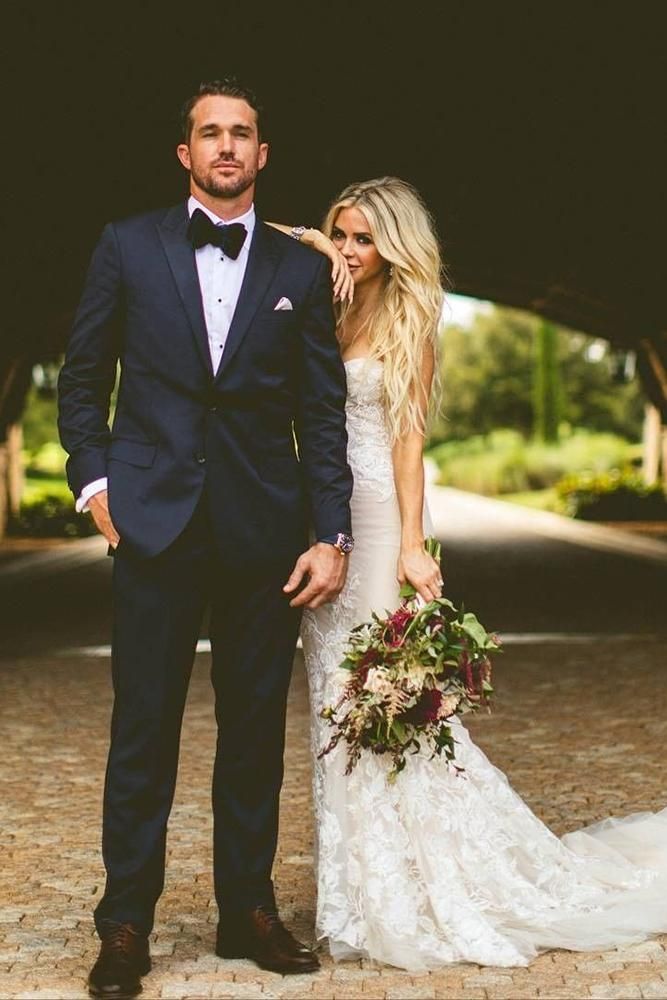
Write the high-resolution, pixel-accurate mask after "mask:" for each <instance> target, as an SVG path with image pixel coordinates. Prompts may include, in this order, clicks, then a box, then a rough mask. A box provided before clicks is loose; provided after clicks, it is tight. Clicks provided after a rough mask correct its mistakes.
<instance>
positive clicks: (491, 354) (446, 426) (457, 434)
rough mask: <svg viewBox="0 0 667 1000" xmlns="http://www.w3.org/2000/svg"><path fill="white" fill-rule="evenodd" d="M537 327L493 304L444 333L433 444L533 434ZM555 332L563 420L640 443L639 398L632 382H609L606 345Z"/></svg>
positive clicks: (532, 319) (536, 321)
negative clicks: (500, 431) (497, 433)
mask: <svg viewBox="0 0 667 1000" xmlns="http://www.w3.org/2000/svg"><path fill="white" fill-rule="evenodd" d="M542 323H543V320H542V319H541V318H540V317H538V316H535V315H533V314H531V313H528V312H523V311H521V310H518V309H509V308H506V307H501V306H496V307H494V308H493V309H492V310H491V311H490V312H488V313H487V312H485V313H481V312H480V313H478V314H477V316H476V317H475V319H474V321H473V322H472V324H471V325H470V326H469V327H465V328H463V327H459V326H455V325H450V326H446V327H445V328H444V330H443V334H442V340H441V354H442V360H441V376H442V387H443V396H442V405H441V415H440V418H439V419H438V420H437V421H435V424H434V427H433V433H432V439H433V440H434V441H444V440H464V439H466V438H469V437H472V436H473V435H475V434H488V433H489V432H490V431H492V430H494V429H495V428H500V427H507V428H511V429H514V430H517V431H520V432H521V433H522V434H523V435H524V436H525V437H530V436H531V435H532V432H533V372H534V359H535V338H536V335H537V331H538V329H539V327H540V325H541V324H542ZM554 329H555V330H556V343H557V356H558V366H559V369H560V374H561V379H560V381H561V404H560V405H561V419H562V420H564V421H567V422H568V423H569V424H571V425H572V426H578V427H587V428H589V429H591V430H596V431H610V432H612V433H615V434H620V435H622V436H623V437H626V438H628V439H630V440H633V441H639V440H640V439H641V427H642V414H643V405H644V395H643V392H642V389H641V386H640V384H639V382H638V380H637V379H634V380H632V381H630V382H628V383H621V384H619V383H618V382H617V381H616V380H615V377H614V368H615V358H614V353H613V351H612V349H611V348H610V347H609V345H606V344H604V343H603V342H601V341H596V340H595V339H594V338H592V337H589V336H587V335H586V334H583V333H580V332H578V331H574V330H570V329H566V328H564V327H558V326H556V327H555V328H554ZM592 345H595V347H596V349H597V350H596V351H593V352H592V351H591V346H592Z"/></svg>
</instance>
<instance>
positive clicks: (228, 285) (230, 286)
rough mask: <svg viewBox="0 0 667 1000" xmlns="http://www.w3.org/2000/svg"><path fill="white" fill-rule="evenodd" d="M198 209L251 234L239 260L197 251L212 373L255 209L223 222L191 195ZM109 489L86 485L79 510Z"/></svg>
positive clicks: (210, 249)
mask: <svg viewBox="0 0 667 1000" xmlns="http://www.w3.org/2000/svg"><path fill="white" fill-rule="evenodd" d="M196 208H199V209H200V210H201V211H202V212H205V213H206V215H208V217H209V219H211V221H212V222H213V223H215V225H216V226H223V225H227V226H228V225H231V224H232V223H233V222H241V223H242V224H243V225H244V226H245V227H246V229H247V231H248V235H247V236H246V238H245V242H244V244H243V246H242V247H241V252H240V253H239V255H238V257H237V258H236V260H232V259H231V257H225V256H224V255H223V253H222V250H220V248H219V247H214V246H213V245H212V244H210V243H208V244H207V245H206V246H203V247H200V248H199V250H195V263H196V265H197V274H198V276H199V287H200V289H201V297H202V304H203V306H204V318H205V320H206V331H207V333H208V347H209V351H210V353H211V364H212V366H213V371H214V372H217V370H218V367H219V365H220V359H221V358H222V352H223V350H224V347H225V343H226V342H227V335H228V333H229V328H230V326H231V325H232V318H233V316H234V311H235V309H236V303H237V302H238V299H239V294H240V292H241V285H242V284H243V278H244V276H245V271H246V267H247V265H248V251H249V250H250V243H251V240H252V234H253V232H254V229H255V206H254V205H251V206H250V208H249V209H248V211H247V212H245V213H244V214H243V215H240V216H239V217H238V218H237V219H226V220H224V221H223V220H222V219H219V218H218V216H217V215H215V213H214V212H212V211H211V210H210V209H209V208H207V207H206V206H205V205H202V203H201V202H200V201H199V200H198V199H197V198H195V197H194V196H193V195H191V196H190V198H189V199H188V215H189V216H190V217H192V214H193V212H194V211H195V209H196ZM107 486H108V482H107V479H106V477H103V478H101V479H96V480H95V481H94V482H92V483H88V484H87V485H86V486H84V488H83V489H82V490H81V495H80V496H79V498H78V500H77V501H76V509H77V511H79V512H80V513H81V512H83V511H86V510H88V501H89V500H90V498H91V497H93V496H95V494H96V493H101V492H102V491H103V490H106V489H107Z"/></svg>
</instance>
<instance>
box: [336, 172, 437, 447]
mask: <svg viewBox="0 0 667 1000" xmlns="http://www.w3.org/2000/svg"><path fill="white" fill-rule="evenodd" d="M352 207H354V208H358V209H359V210H360V211H362V212H363V213H364V215H365V217H366V219H367V220H368V228H369V231H370V234H371V236H372V237H373V242H374V243H375V246H376V247H377V251H378V253H379V254H380V256H381V257H383V258H384V260H386V262H387V265H388V266H387V269H386V271H385V288H384V290H383V292H382V294H381V295H380V296H379V298H378V304H377V308H376V310H375V313H374V314H373V315H372V316H371V317H370V321H369V322H368V326H367V330H368V339H369V342H370V350H371V355H370V356H371V357H372V358H375V359H377V360H379V361H382V362H383V364H384V392H385V400H386V408H387V423H388V426H389V431H390V433H391V436H392V440H394V441H395V440H396V439H397V438H399V437H401V436H403V435H404V434H406V433H407V432H409V431H411V430H417V431H419V432H420V433H422V434H423V433H425V432H426V425H427V421H428V415H429V411H432V409H433V406H434V403H435V405H437V400H438V397H439V391H438V389H439V384H438V369H439V365H438V359H437V340H438V327H439V321H440V315H441V312H442V303H443V287H442V286H443V278H444V273H443V266H442V262H441V258H440V248H439V246H438V239H437V236H436V235H435V227H434V225H433V221H432V219H431V216H430V214H429V212H428V209H427V208H426V206H425V205H424V203H423V201H422V199H421V197H420V195H419V194H418V193H417V191H416V190H415V188H413V187H412V185H411V184H408V183H407V182H406V181H402V180H400V179H399V178H397V177H379V178H377V179H375V180H370V181H363V182H361V183H359V184H350V185H349V186H348V187H346V188H345V190H344V191H342V192H341V194H340V195H339V197H338V198H336V200H335V201H334V202H333V204H332V205H331V207H330V208H329V211H328V212H327V215H326V218H325V220H324V223H323V229H324V232H325V233H326V235H327V236H329V237H331V234H332V232H333V229H334V226H335V223H336V218H337V217H338V213H339V212H340V211H341V209H343V208H352ZM336 309H337V322H338V328H339V330H340V327H341V326H342V323H343V322H344V320H345V316H346V314H347V308H346V307H345V306H343V307H341V306H337V307H336ZM429 351H430V352H432V354H433V359H434V386H433V387H432V388H431V391H430V393H429V398H428V399H425V397H424V390H423V384H422V365H423V363H424V357H425V356H426V355H427V353H428V352H429Z"/></svg>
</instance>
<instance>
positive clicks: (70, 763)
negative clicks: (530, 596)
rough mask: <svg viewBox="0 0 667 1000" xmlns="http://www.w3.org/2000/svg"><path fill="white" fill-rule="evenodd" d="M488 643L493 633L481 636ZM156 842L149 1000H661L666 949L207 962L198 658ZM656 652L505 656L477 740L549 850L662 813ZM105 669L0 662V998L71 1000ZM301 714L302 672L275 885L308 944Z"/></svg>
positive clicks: (97, 869)
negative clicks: (167, 809)
mask: <svg viewBox="0 0 667 1000" xmlns="http://www.w3.org/2000/svg"><path fill="white" fill-rule="evenodd" d="M489 624H491V625H493V624H495V623H493V622H490V623H489ZM197 661H198V662H197V666H196V668H195V671H194V675H193V681H192V686H191V691H190V698H189V703H188V709H187V713H186V719H185V726H184V738H183V744H182V754H181V758H182V764H181V770H180V776H179V786H178V792H177V798H176V803H175V806H174V810H173V814H172V820H171V826H170V837H169V862H168V875H167V885H166V890H165V893H164V895H163V897H162V901H161V904H160V907H159V910H158V918H157V924H156V930H155V934H154V938H153V943H152V952H153V955H154V958H155V962H154V971H153V972H152V974H151V975H150V976H148V977H147V978H146V979H145V987H144V993H143V995H144V996H145V997H146V998H147V1000H150V998H153V997H155V998H158V997H175V998H185V997H239V998H242V997H259V998H267V1000H268V998H270V997H280V998H285V1000H287V998H290V997H295V998H302V997H313V998H315V997H323V998H344V997H356V998H363V1000H374V998H378V1000H379V998H411V997H441V998H443V1000H444V998H452V1000H459V998H461V1000H463V998H471V1000H472V998H480V1000H481V998H489V1000H494V998H498V1000H500V998H508V1000H519V998H523V997H534V998H537V997H540V998H542V997H544V998H547V997H553V998H556V997H562V998H568V1000H569V998H577V997H599V998H603V997H605V998H612V997H618V998H634V997H646V998H649V997H655V998H658V997H660V998H667V938H662V939H657V940H652V941H649V942H646V943H643V944H639V945H635V946H633V947H628V948H624V949H623V950H622V951H612V952H608V953H605V954H590V953H589V954H573V953H567V952H553V953H550V954H545V955H543V956H541V957H540V958H539V959H538V960H537V961H536V962H535V963H534V964H533V965H532V966H531V967H530V968H528V969H489V968H486V969H484V968H479V967H477V966H472V965H457V966H452V967H450V968H448V969H446V970H444V971H441V972H438V973H434V974H431V975H418V976H414V975H409V974H407V973H402V972H399V971H396V970H393V969H390V968H386V967H385V968H380V967H372V966H371V965H369V964H366V963H344V964H340V965H336V966H334V965H333V964H332V962H331V961H330V960H329V959H328V958H327V957H326V956H323V969H322V971H321V972H320V973H318V974H317V975H314V976H308V977H298V978H294V977H292V978H284V979H283V978H282V977H280V976H277V975H273V974H270V973H262V972H261V971H259V970H258V969H257V968H256V967H255V966H254V965H253V964H252V963H250V962H244V961H235V962H230V961H227V962H223V961H221V960H219V959H217V958H215V956H214V955H213V953H212V952H213V943H214V935H215V921H216V912H215V907H214V902H213V898H212V883H211V817H210V808H209V779H210V771H211V760H212V754H213V745H214V727H213V713H212V699H211V693H210V688H209V682H208V676H207V669H206V667H207V664H206V661H207V657H206V656H205V655H202V656H199V657H198V658H197ZM663 672H664V654H663V646H662V644H661V643H659V642H657V641H656V640H654V639H651V637H650V636H649V635H646V636H645V637H639V638H638V639H637V640H636V641H634V642H624V641H619V640H618V639H617V640H616V641H614V640H613V639H610V640H609V641H607V640H605V641H602V642H597V643H590V644H587V643H582V644H574V645H567V644H563V645H558V644H552V645H545V646H543V647H541V648H539V649H538V648H536V647H535V646H530V645H525V644H524V645H516V646H510V647H508V649H507V652H506V654H505V656H504V658H503V659H502V661H501V662H500V664H499V667H498V671H497V687H498V691H499V697H498V701H497V707H496V710H495V713H494V714H493V715H492V716H489V717H487V716H485V717H479V718H476V719H474V720H473V721H472V722H471V728H472V730H473V731H474V735H475V738H476V739H477V740H478V742H479V743H480V745H481V746H482V747H483V748H484V750H485V751H486V752H487V753H488V754H489V756H490V757H491V759H492V760H493V761H494V762H495V763H496V764H497V765H498V766H499V767H501V768H502V769H503V770H505V771H506V772H507V773H508V775H509V777H510V779H511V781H512V783H513V784H514V786H515V787H516V788H517V790H518V791H519V792H520V793H521V794H522V795H523V796H524V797H525V798H526V799H527V801H528V802H529V804H530V805H531V807H532V808H533V809H534V810H535V811H536V812H537V813H538V815H539V816H540V817H541V818H542V819H544V820H545V821H546V822H547V823H549V824H550V825H551V826H552V828H553V829H554V830H555V831H556V832H557V833H563V832H565V831H567V830H569V829H573V828H576V827H578V826H580V825H582V824H585V823H589V822H592V821H594V820H597V819H600V818H602V817H604V816H607V815H609V814H612V813H615V814H619V815H620V814H626V813H628V812H633V811H637V810H643V809H655V808H658V807H661V806H663V805H664V804H665V801H666V800H667V781H666V780H665V748H666V747H667V694H666V690H665V684H664V676H663ZM109 710H110V685H109V661H108V659H104V658H93V657H88V658H85V657H84V658H82V657H74V656H56V655H51V656H50V657H45V656H43V655H42V656H36V655H35V656H33V655H29V656H25V657H24V658H20V659H16V658H12V659H9V658H5V659H2V660H0V712H1V717H0V723H1V725H2V754H1V756H0V781H1V782H2V792H1V798H0V822H1V828H0V829H1V833H0V852H1V861H0V997H4V998H9V997H16V998H18V997H44V998H57V997H63V998H65V997H83V996H85V995H86V993H85V986H84V984H85V977H86V974H87V972H88V969H89V967H90V965H91V963H92V961H93V959H94V956H95V953H96V949H97V942H96V938H95V937H94V934H93V928H92V921H91V910H92V908H93V906H94V904H95V901H96V899H97V897H98V895H99V893H100V890H101V887H102V875H103V872H102V868H101V863H100V857H99V850H98V839H99V825H100V799H101V789H102V777H103V768H104V759H105V752H106V731H107V726H108V720H109ZM311 852H312V826H311V813H310V768H309V759H308V736H307V705H306V690H305V682H304V678H303V671H302V667H301V664H300V662H299V661H297V665H296V670H295V677H294V683H293V686H292V691H291V700H290V713H289V732H288V748H287V776H286V782H285V789H284V794H283V815H282V826H281V839H280V852H279V858H278V864H277V871H276V882H277V889H278V896H279V901H280V904H281V908H282V911H283V914H284V916H285V918H286V919H287V921H288V922H289V923H290V924H291V925H292V926H293V927H294V928H295V930H296V931H297V933H299V934H301V935H303V937H304V938H305V939H311V938H312V927H313V911H314V887H313V868H312V853H311Z"/></svg>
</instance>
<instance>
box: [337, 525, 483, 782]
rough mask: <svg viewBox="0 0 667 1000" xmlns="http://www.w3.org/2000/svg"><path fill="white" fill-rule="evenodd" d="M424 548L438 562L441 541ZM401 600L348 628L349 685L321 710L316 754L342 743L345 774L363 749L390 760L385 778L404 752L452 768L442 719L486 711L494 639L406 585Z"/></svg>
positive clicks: (472, 620)
mask: <svg viewBox="0 0 667 1000" xmlns="http://www.w3.org/2000/svg"><path fill="white" fill-rule="evenodd" d="M426 549H427V551H428V552H429V553H430V554H431V555H432V556H433V558H434V559H436V560H437V561H438V562H439V561H440V543H439V542H437V541H436V540H435V539H433V538H429V539H427V540H426ZM401 597H402V598H403V602H402V604H401V606H400V607H399V608H398V610H397V611H394V613H393V614H390V615H387V616H386V617H385V618H380V617H379V616H378V615H376V614H374V615H373V618H372V621H370V622H365V623H363V624H362V625H357V626H356V627H355V628H354V629H352V631H351V633H350V635H349V638H348V644H347V648H346V650H345V659H344V660H343V662H342V663H341V668H342V669H344V670H347V671H349V675H350V676H349V680H348V681H347V683H346V685H345V688H344V690H343V692H342V695H341V697H340V698H339V700H338V702H337V703H336V704H335V705H332V706H330V707H328V708H325V709H324V710H323V712H322V715H323V716H324V718H327V719H328V720H329V721H330V723H331V725H332V726H333V728H334V734H333V736H332V737H331V740H330V741H329V743H328V744H327V745H326V746H325V747H324V749H323V750H322V751H321V752H320V754H319V756H320V757H323V756H324V755H325V754H328V753H330V752H331V751H332V750H333V749H334V747H336V746H337V745H338V744H339V743H340V741H341V740H343V741H344V742H345V743H346V744H347V754H348V760H347V768H346V772H345V773H346V774H350V773H351V771H352V769H353V768H354V766H355V764H356V763H357V762H358V760H359V758H360V756H361V751H362V750H364V749H369V750H371V751H372V752H373V753H377V754H385V753H386V754H390V756H391V758H392V762H393V768H392V770H391V771H390V774H389V778H390V780H395V778H396V776H397V775H398V774H399V772H400V771H402V770H403V768H404V767H405V764H406V756H407V754H409V753H410V754H412V753H418V752H420V751H421V750H422V747H423V748H425V749H426V750H427V751H430V753H431V756H432V757H434V756H439V755H443V754H444V756H445V759H446V760H447V761H449V762H453V761H454V758H455V743H456V741H455V739H454V737H453V735H452V731H451V726H450V725H449V724H448V720H449V719H451V717H452V716H454V715H462V714H463V713H465V712H469V711H471V710H474V709H476V708H479V707H480V706H481V705H487V704H488V702H489V698H490V696H491V694H492V693H493V688H492V686H491V662H490V655H491V654H492V653H494V652H496V651H497V650H498V649H499V648H500V642H499V639H498V637H497V636H496V635H492V634H489V633H488V632H487V631H486V629H485V628H484V627H483V625H481V624H480V622H479V621H478V620H477V618H476V616H475V615H474V614H472V613H471V612H470V611H466V612H464V611H458V610H457V609H456V608H455V607H454V605H453V604H452V602H451V601H448V600H447V599H446V598H444V597H441V598H438V599H437V600H433V601H429V603H428V604H425V603H424V601H423V600H422V599H421V598H420V597H419V596H418V595H417V593H416V591H415V589H414V587H412V586H411V585H410V584H405V585H404V586H403V587H402V589H401ZM453 766H454V767H456V768H457V770H462V768H460V767H458V765H456V764H453Z"/></svg>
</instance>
